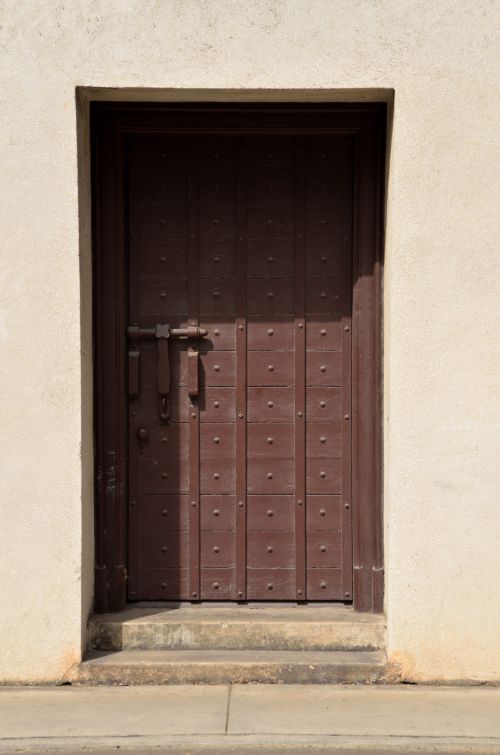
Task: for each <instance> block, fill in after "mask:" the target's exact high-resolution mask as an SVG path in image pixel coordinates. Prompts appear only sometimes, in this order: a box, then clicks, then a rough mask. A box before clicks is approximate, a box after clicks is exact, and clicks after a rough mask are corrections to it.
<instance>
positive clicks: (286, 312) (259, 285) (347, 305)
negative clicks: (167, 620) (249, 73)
mask: <svg viewBox="0 0 500 755" xmlns="http://www.w3.org/2000/svg"><path fill="white" fill-rule="evenodd" d="M126 172H127V177H128V179H127V187H128V189H127V194H128V196H127V199H128V208H127V212H128V234H129V244H128V249H129V271H130V276H129V280H130V299H129V301H130V305H129V306H130V311H129V320H130V325H131V326H132V327H131V328H130V329H129V395H130V401H129V443H130V445H129V453H130V469H129V491H130V535H129V537H130V567H129V596H130V597H132V598H133V599H135V600H144V599H165V600H173V599H183V600H200V599H201V600H245V599H249V600H301V601H302V600H342V599H345V597H346V595H347V596H348V597H349V596H350V595H351V592H352V543H351V516H350V515H351V511H350V508H346V506H345V502H346V501H350V500H351V495H350V492H351V491H350V488H351V431H350V421H351V416H350V415H351V290H352V273H351V267H352V265H351V262H352V252H351V250H352V173H353V150H352V140H351V139H350V138H349V137H348V136H332V135H330V136H309V137H304V136H300V137H299V136H297V137H291V136H290V137H288V136H268V135H261V136H245V137H237V136H234V135H226V136H198V137H188V136H186V137H182V136H171V137H168V136H161V135H160V136H158V135H155V136H152V135H150V134H148V135H137V136H134V137H133V138H130V139H129V140H128V141H127V145H126ZM158 325H161V326H164V325H168V326H169V331H168V332H167V331H165V333H164V335H163V336H162V335H161V331H157V330H156V328H157V326H158ZM189 328H191V329H192V330H191V333H192V337H189ZM197 328H200V329H201V330H197ZM176 332H178V333H180V336H179V335H175V333H176ZM183 334H184V335H183ZM165 371H168V373H169V375H168V378H169V384H168V385H164V386H163V388H162V385H161V380H162V379H164V377H165V375H164V373H165ZM162 373H163V378H162Z"/></svg>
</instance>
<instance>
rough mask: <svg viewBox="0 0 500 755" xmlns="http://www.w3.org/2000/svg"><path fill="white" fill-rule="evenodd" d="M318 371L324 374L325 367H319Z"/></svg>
mask: <svg viewBox="0 0 500 755" xmlns="http://www.w3.org/2000/svg"><path fill="white" fill-rule="evenodd" d="M319 371H320V372H326V367H325V365H324V364H322V365H321V367H320V368H319Z"/></svg>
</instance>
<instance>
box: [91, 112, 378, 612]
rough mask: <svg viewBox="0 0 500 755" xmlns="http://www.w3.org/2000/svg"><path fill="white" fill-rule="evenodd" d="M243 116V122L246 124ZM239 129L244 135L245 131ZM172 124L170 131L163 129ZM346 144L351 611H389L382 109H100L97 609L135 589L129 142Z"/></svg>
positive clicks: (95, 159)
mask: <svg viewBox="0 0 500 755" xmlns="http://www.w3.org/2000/svg"><path fill="white" fill-rule="evenodd" d="M242 114H243V115H244V116H245V117H244V118H242ZM242 123H245V124H246V125H245V126H244V127H242ZM166 124H168V125H166ZM148 131H151V132H155V131H156V132H158V131H172V132H182V133H186V132H187V131H191V132H195V133H196V132H203V133H220V132H228V131H231V132H234V131H237V132H239V133H244V132H249V133H256V132H257V133H288V134H293V133H349V134H352V135H353V136H354V142H355V155H356V158H355V160H356V169H355V182H354V183H355V188H354V224H353V225H354V229H353V230H354V235H353V255H354V258H353V311H352V317H353V320H352V327H353V333H352V335H353V341H352V371H353V372H352V374H353V393H352V420H353V421H352V433H353V435H352V438H353V446H352V450H353V459H352V464H353V466H352V501H351V505H352V510H353V511H352V513H353V563H354V580H353V581H354V585H353V589H354V594H353V605H354V608H355V609H356V610H358V611H372V612H380V611H382V610H383V587H384V577H383V571H384V570H383V538H382V490H381V472H382V415H381V411H382V400H381V395H382V379H381V367H382V364H381V316H382V308H381V270H382V220H383V202H384V166H385V134H386V106H385V104H362V105H351V104H348V105H347V104H338V105H334V104H331V105H325V104H307V105H305V104H304V105H302V104H298V103H288V104H253V103H238V104H220V103H211V104H204V103H196V104H165V103H162V104H152V103H151V104H150V103H147V104H142V103H141V104H127V103H125V104H124V103H109V102H99V103H92V104H91V153H92V207H93V215H92V225H93V275H94V365H95V368H94V369H95V373H94V374H95V401H94V406H95V469H96V483H95V484H96V492H95V538H96V547H95V554H96V564H95V610H96V611H98V612H105V611H120V610H123V609H124V608H125V605H126V579H127V547H128V545H127V542H128V531H127V528H128V521H127V519H128V514H127V511H128V507H127V464H128V448H127V397H126V392H125V389H126V381H125V377H126V361H125V355H126V349H125V347H126V344H125V329H126V325H127V324H128V323H127V320H126V303H127V281H126V268H125V254H124V249H125V240H124V234H123V222H124V218H123V203H124V202H123V200H124V196H123V187H124V182H123V172H124V166H123V155H124V139H125V138H126V135H127V134H129V133H137V132H143V133H144V132H148Z"/></svg>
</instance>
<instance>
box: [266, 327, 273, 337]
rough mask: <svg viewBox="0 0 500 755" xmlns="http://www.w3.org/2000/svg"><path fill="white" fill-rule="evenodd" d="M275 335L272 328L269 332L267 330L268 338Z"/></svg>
mask: <svg viewBox="0 0 500 755" xmlns="http://www.w3.org/2000/svg"><path fill="white" fill-rule="evenodd" d="M273 333H274V330H273V329H272V328H268V330H267V335H268V336H272V335H273Z"/></svg>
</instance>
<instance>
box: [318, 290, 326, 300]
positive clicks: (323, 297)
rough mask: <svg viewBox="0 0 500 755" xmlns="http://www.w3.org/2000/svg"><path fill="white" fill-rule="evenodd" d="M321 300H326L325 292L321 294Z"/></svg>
mask: <svg viewBox="0 0 500 755" xmlns="http://www.w3.org/2000/svg"><path fill="white" fill-rule="evenodd" d="M319 298H320V299H326V293H325V292H324V291H322V292H321V293H320V295H319Z"/></svg>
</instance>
